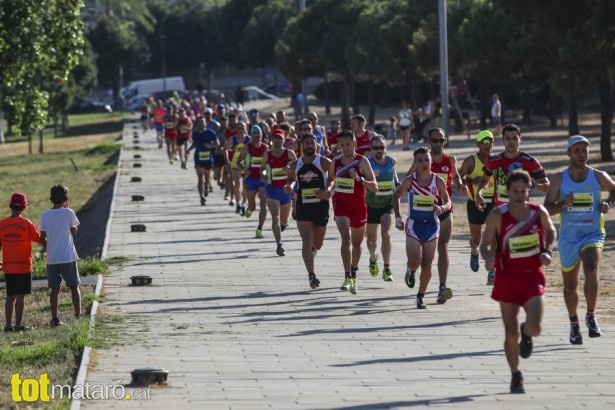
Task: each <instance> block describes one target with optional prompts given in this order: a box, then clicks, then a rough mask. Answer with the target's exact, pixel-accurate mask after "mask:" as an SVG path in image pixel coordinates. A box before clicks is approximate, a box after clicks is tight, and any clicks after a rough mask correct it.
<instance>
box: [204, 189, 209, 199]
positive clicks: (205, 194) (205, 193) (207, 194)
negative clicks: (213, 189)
mask: <svg viewBox="0 0 615 410" xmlns="http://www.w3.org/2000/svg"><path fill="white" fill-rule="evenodd" d="M203 196H204V197H208V196H209V188H207V187H205V189H204V190H203Z"/></svg>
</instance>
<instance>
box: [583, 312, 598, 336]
mask: <svg viewBox="0 0 615 410" xmlns="http://www.w3.org/2000/svg"><path fill="white" fill-rule="evenodd" d="M585 324H586V325H587V329H588V330H589V337H600V336H602V329H600V326H598V321H597V320H596V316H585Z"/></svg>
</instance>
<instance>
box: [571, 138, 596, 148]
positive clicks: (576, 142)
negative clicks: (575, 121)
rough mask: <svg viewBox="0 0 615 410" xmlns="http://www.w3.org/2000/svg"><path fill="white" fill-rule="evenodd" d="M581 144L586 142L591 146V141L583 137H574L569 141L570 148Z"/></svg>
mask: <svg viewBox="0 0 615 410" xmlns="http://www.w3.org/2000/svg"><path fill="white" fill-rule="evenodd" d="M579 142H584V143H586V144H587V145H591V144H590V143H589V140H588V139H587V138H585V137H584V136H582V135H573V136H572V137H570V138H569V139H568V148H570V147H572V146H573V145H574V144H578V143H579Z"/></svg>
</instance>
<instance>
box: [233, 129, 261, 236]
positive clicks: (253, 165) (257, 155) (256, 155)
mask: <svg viewBox="0 0 615 410" xmlns="http://www.w3.org/2000/svg"><path fill="white" fill-rule="evenodd" d="M250 136H251V137H252V140H251V141H250V142H249V143H248V144H246V145H244V147H243V148H242V149H241V152H240V153H239V157H238V158H237V166H238V167H239V169H241V170H242V171H243V172H244V173H245V172H246V166H245V165H244V159H245V158H246V156H247V157H249V162H250V163H249V165H248V169H247V172H248V175H247V176H246V178H245V179H244V184H245V186H246V189H247V190H248V209H247V210H246V217H248V218H249V217H251V216H252V213H253V212H254V211H255V210H256V195H257V194H258V200H259V203H260V210H259V212H258V227H257V228H256V237H257V238H263V225H264V224H265V218H266V217H267V203H266V202H265V187H266V185H267V184H266V183H265V182H263V181H261V165H262V164H263V155H264V154H265V152H266V151H268V150H269V148H268V147H267V145H266V144H265V143H263V142H261V138H262V137H263V130H262V129H261V127H259V126H258V125H253V126H252V128H251V129H250Z"/></svg>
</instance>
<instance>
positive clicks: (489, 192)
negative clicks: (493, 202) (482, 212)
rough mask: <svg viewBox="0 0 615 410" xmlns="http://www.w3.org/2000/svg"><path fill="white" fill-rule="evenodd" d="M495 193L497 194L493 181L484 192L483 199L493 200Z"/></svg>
mask: <svg viewBox="0 0 615 410" xmlns="http://www.w3.org/2000/svg"><path fill="white" fill-rule="evenodd" d="M494 193H495V187H494V186H493V181H489V185H487V188H485V189H484V190H483V198H484V199H491V198H493V194H494Z"/></svg>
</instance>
